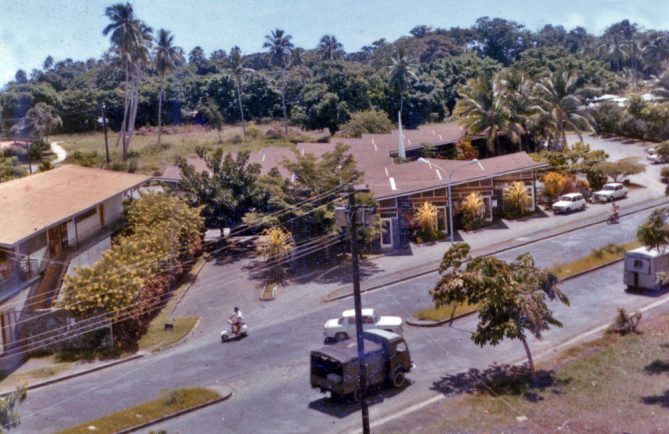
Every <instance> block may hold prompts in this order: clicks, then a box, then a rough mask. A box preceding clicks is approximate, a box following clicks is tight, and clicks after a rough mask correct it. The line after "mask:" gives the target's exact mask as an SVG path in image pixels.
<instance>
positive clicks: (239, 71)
mask: <svg viewBox="0 0 669 434" xmlns="http://www.w3.org/2000/svg"><path fill="white" fill-rule="evenodd" d="M246 71H252V70H251V69H249V68H244V57H243V56H242V50H241V49H240V48H239V47H237V46H234V47H232V49H231V50H230V72H232V75H233V76H234V77H235V86H236V87H237V102H238V103H239V116H240V117H241V119H242V138H246V123H245V122H244V106H243V105H242V78H243V76H244V72H246Z"/></svg>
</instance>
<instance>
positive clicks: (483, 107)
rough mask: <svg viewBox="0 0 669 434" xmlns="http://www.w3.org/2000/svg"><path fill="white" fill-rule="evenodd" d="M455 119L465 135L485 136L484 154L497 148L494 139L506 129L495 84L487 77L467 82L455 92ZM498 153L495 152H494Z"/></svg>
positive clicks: (497, 87)
mask: <svg viewBox="0 0 669 434" xmlns="http://www.w3.org/2000/svg"><path fill="white" fill-rule="evenodd" d="M458 94H459V95H460V99H459V100H458V102H457V104H456V106H455V110H454V112H455V115H456V116H457V117H458V118H459V122H460V124H461V125H462V126H464V127H465V129H466V130H467V134H469V135H474V134H481V133H485V134H486V143H487V145H488V152H490V153H494V152H495V148H496V147H497V148H499V140H498V135H499V133H500V132H503V131H507V130H508V129H509V112H508V110H506V107H505V105H504V99H503V98H502V97H501V89H500V87H499V82H498V81H497V80H495V79H494V78H493V77H492V76H490V75H488V74H483V75H480V76H479V77H477V78H473V79H470V80H468V81H467V83H465V84H464V85H463V86H461V87H460V89H459V90H458ZM497 151H498V152H499V149H497Z"/></svg>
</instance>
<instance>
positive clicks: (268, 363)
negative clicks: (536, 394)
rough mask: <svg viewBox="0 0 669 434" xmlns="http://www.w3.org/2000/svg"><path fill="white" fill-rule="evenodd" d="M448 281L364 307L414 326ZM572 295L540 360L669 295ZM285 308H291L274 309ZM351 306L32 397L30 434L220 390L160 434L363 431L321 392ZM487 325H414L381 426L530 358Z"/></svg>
mask: <svg viewBox="0 0 669 434" xmlns="http://www.w3.org/2000/svg"><path fill="white" fill-rule="evenodd" d="M646 214H647V213H640V214H637V215H635V216H629V217H626V218H625V219H623V221H622V222H621V224H620V225H614V226H607V225H604V224H602V225H597V226H594V227H590V228H586V229H583V230H579V231H575V232H572V233H569V234H565V235H562V236H560V237H557V238H554V239H550V240H545V241H542V242H539V243H536V244H532V245H529V246H525V247H522V248H519V249H515V250H513V251H509V252H506V253H504V254H502V255H500V256H501V257H504V258H505V259H510V258H512V257H515V256H516V255H518V254H520V253H523V252H525V251H529V252H531V253H532V254H533V255H534V256H535V257H536V259H537V263H538V265H540V266H546V265H551V263H553V262H562V261H565V260H568V259H570V258H573V257H579V256H582V255H583V254H585V253H588V252H590V250H591V249H593V248H597V247H601V246H604V245H606V244H608V243H610V242H622V241H627V240H629V239H631V238H633V234H634V232H635V230H636V227H637V225H638V224H639V222H640V221H641V220H642V219H643V217H644V216H645V215H646ZM437 278H438V275H437V274H436V273H434V274H429V275H426V276H422V277H420V278H416V279H413V280H409V281H406V282H402V283H399V284H395V285H391V286H388V287H386V288H383V289H380V290H377V291H374V292H371V293H368V294H365V295H364V296H363V304H364V305H365V306H369V307H376V308H377V309H378V311H379V312H380V313H382V314H396V315H401V316H403V317H406V316H408V315H410V314H412V313H413V312H414V311H415V310H416V309H418V308H421V307H425V306H429V305H430V303H431V301H430V298H429V295H428V290H429V289H430V288H431V287H432V286H433V285H434V283H435V281H436V280H437ZM563 289H564V291H565V292H566V293H567V294H568V296H569V297H570V299H571V307H564V306H561V305H555V306H554V309H555V311H556V317H557V318H558V319H560V320H561V321H563V323H564V324H565V327H564V328H562V329H556V330H552V331H550V332H549V333H547V334H546V335H545V337H544V339H543V340H542V341H541V342H537V341H534V342H532V343H531V347H532V350H533V352H534V353H535V354H540V353H542V352H545V351H549V350H550V349H551V348H554V347H555V346H556V345H559V344H560V343H562V342H565V341H568V340H569V339H571V338H572V337H574V336H576V335H579V334H581V333H583V332H586V331H588V330H590V329H592V328H594V327H596V326H598V325H601V324H604V323H606V322H608V321H610V320H611V319H612V317H613V316H614V314H615V311H616V309H617V308H618V307H621V306H624V307H626V308H627V309H637V308H640V307H641V306H644V305H646V304H649V303H652V302H654V301H655V300H656V298H657V297H658V296H659V294H647V295H643V294H629V293H626V292H625V291H624V288H623V285H622V264H621V263H618V264H616V265H613V266H610V267H607V268H604V269H601V270H599V271H596V272H593V273H590V274H588V275H585V276H582V277H579V278H576V279H572V280H569V281H567V282H565V283H564V285H563ZM191 295H192V296H197V294H191ZM662 295H663V294H662ZM280 302H281V299H280V298H279V299H278V300H277V301H275V302H273V303H280ZM350 307H352V300H351V299H344V300H340V301H337V302H333V303H329V304H321V305H319V306H316V307H314V308H313V309H309V310H307V311H305V312H302V313H298V314H296V315H293V316H292V317H282V318H273V319H271V320H264V321H258V322H257V323H255V325H254V322H253V316H247V318H248V320H249V326H250V327H251V335H250V336H249V337H248V338H246V339H244V340H241V341H237V342H230V343H226V344H220V343H219V341H218V330H216V329H214V328H213V327H212V328H211V329H208V330H200V332H199V333H198V334H197V335H196V336H194V337H193V338H192V339H189V340H188V341H187V342H186V343H184V344H183V345H180V346H178V347H176V348H174V349H172V350H168V351H166V352H164V353H159V354H156V355H152V356H149V357H146V358H143V359H139V360H136V361H134V362H130V363H128V364H124V365H121V366H118V367H114V368H110V369H106V370H103V371H100V372H98V373H94V374H90V375H87V376H83V377H80V378H78V379H73V380H70V381H66V382H63V383H57V384H54V385H52V386H47V387H44V388H41V389H37V390H34V391H31V392H30V393H29V394H28V399H27V400H26V401H25V403H24V404H23V405H22V406H21V413H22V415H23V421H22V424H21V426H20V429H19V430H18V431H20V432H31V433H40V432H53V431H54V430H58V429H62V428H67V427H69V426H72V425H75V424H78V423H81V422H83V421H86V420H90V419H94V418H96V417H100V416H103V415H106V414H109V413H111V412H114V411H117V410H121V409H123V408H126V407H129V406H132V405H135V404H138V403H141V402H144V401H147V400H150V399H153V398H155V397H156V396H157V395H158V394H159V393H160V392H161V390H164V389H167V388H172V387H191V386H196V385H199V386H208V385H215V384H225V385H227V386H229V387H231V388H232V389H233V391H234V392H233V396H232V398H231V399H230V400H228V401H225V402H224V403H221V404H219V405H216V406H212V407H209V408H206V409H203V410H200V411H198V412H195V413H192V414H190V415H186V416H183V417H181V418H178V419H174V420H172V421H169V422H167V423H165V424H162V425H159V426H154V427H152V430H154V431H156V430H160V429H164V430H166V431H168V432H176V431H178V432H181V433H190V432H226V433H250V432H253V433H274V432H276V433H286V432H299V433H302V432H304V433H311V432H342V431H348V430H351V429H355V428H357V427H358V426H359V423H360V414H359V412H358V411H357V407H356V406H349V405H344V404H338V405H333V404H332V403H331V402H330V401H329V400H327V399H325V398H324V395H322V394H321V393H320V392H318V391H317V390H312V389H311V388H310V386H309V350H311V349H313V348H316V347H318V346H320V345H321V344H322V325H323V322H324V320H326V319H328V318H331V317H336V316H338V315H339V313H340V312H341V311H342V310H344V309H346V308H350ZM476 321H477V320H476V317H468V318H463V319H461V320H458V321H457V322H456V323H455V325H454V327H447V326H444V327H439V328H433V329H432V328H431V329H426V328H413V327H405V336H406V339H407V341H408V342H409V346H410V349H411V352H412V356H413V359H414V362H415V364H416V368H415V369H414V370H413V371H412V372H411V373H410V374H409V375H408V378H409V379H410V380H411V384H410V385H409V386H408V387H406V388H405V389H403V390H401V391H399V392H398V391H384V392H383V393H382V394H381V395H378V396H376V397H374V399H373V405H372V406H371V410H370V411H371V418H372V421H373V420H375V419H379V418H381V417H384V416H387V415H390V414H393V413H396V412H398V411H400V410H402V409H405V408H407V407H409V406H411V405H413V404H416V403H419V402H421V401H424V400H425V399H428V398H430V397H432V396H435V395H438V394H439V393H440V392H439V391H437V390H434V389H435V382H438V381H440V380H441V379H442V377H443V376H446V375H449V374H455V373H458V372H463V371H467V370H469V369H471V368H477V369H485V368H486V367H488V366H489V365H491V364H493V363H508V362H514V361H518V360H522V359H523V358H524V350H523V348H522V345H521V344H520V343H519V342H503V343H501V344H500V345H499V346H496V347H486V348H483V349H482V348H479V347H477V346H476V345H475V344H474V343H473V342H471V340H470V338H469V336H470V333H471V332H472V331H473V330H474V328H475V326H476ZM147 431H148V430H147Z"/></svg>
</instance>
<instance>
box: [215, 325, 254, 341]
mask: <svg viewBox="0 0 669 434" xmlns="http://www.w3.org/2000/svg"><path fill="white" fill-rule="evenodd" d="M228 324H230V331H228V330H223V331H221V342H227V341H229V340H230V339H241V338H244V337H246V336H248V335H249V328H248V327H247V325H246V323H241V324H240V325H239V329H238V330H237V333H235V332H234V331H233V328H232V320H228Z"/></svg>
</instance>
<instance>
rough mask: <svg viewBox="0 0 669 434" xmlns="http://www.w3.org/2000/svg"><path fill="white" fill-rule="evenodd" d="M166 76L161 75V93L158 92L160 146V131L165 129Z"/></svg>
mask: <svg viewBox="0 0 669 434" xmlns="http://www.w3.org/2000/svg"><path fill="white" fill-rule="evenodd" d="M164 81H165V76H161V77H160V93H159V94H158V146H160V133H161V130H162V129H163V88H164V84H165V83H164Z"/></svg>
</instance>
